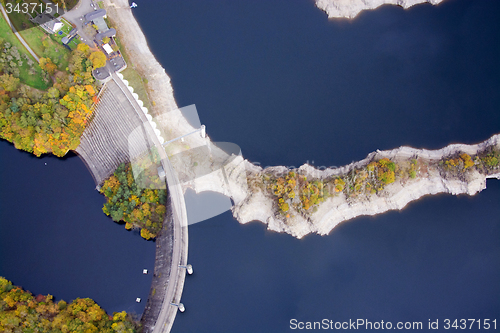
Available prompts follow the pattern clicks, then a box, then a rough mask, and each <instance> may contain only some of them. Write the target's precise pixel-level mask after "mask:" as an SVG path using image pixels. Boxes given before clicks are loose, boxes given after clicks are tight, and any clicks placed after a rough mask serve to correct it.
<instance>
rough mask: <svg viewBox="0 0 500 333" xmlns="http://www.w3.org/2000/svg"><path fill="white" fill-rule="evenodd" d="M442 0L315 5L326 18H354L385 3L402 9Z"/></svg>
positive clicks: (331, 0) (319, 0) (329, 0)
mask: <svg viewBox="0 0 500 333" xmlns="http://www.w3.org/2000/svg"><path fill="white" fill-rule="evenodd" d="M442 1H443V0H316V6H317V7H318V8H319V9H321V10H323V11H324V12H325V13H326V14H327V15H328V18H341V17H344V18H350V19H352V18H354V17H356V16H357V15H358V14H359V13H360V12H361V11H363V10H370V9H375V8H377V7H380V6H382V5H385V4H390V5H398V6H401V7H403V8H404V9H407V8H410V7H411V6H414V5H417V4H421V3H430V4H432V5H437V4H439V3H441V2H442Z"/></svg>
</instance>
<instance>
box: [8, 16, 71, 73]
mask: <svg viewBox="0 0 500 333" xmlns="http://www.w3.org/2000/svg"><path fill="white" fill-rule="evenodd" d="M36 15H37V13H36V12H35V13H33V16H36ZM9 18H10V19H11V22H12V24H13V25H14V27H16V29H17V31H19V33H20V34H21V36H23V38H24V39H25V40H26V42H27V43H28V45H29V46H30V47H31V49H32V50H33V51H34V52H35V53H36V54H37V55H38V56H39V57H44V58H50V59H52V62H53V63H54V64H56V65H57V67H58V69H59V70H61V71H65V70H66V67H68V58H69V50H68V49H67V48H65V47H64V46H63V45H62V43H61V39H62V37H63V36H65V35H66V34H65V33H63V35H59V34H57V33H56V34H55V35H54V36H50V37H49V35H48V34H47V33H46V32H45V31H44V30H43V29H42V28H40V27H39V26H37V25H35V24H33V22H31V21H30V20H29V18H30V14H23V13H15V12H12V13H11V14H10V15H9ZM63 23H64V27H63V29H64V30H67V32H69V31H71V29H72V27H71V25H69V23H67V22H66V20H63ZM68 29H69V30H68ZM43 44H45V46H44V45H43Z"/></svg>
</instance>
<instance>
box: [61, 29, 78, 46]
mask: <svg viewBox="0 0 500 333" xmlns="http://www.w3.org/2000/svg"><path fill="white" fill-rule="evenodd" d="M77 32H78V30H77V29H76V28H73V29H72V30H71V31H70V32H69V34H68V35H67V36H64V37H63V38H62V39H61V42H62V43H63V44H64V45H66V44H68V43H69V42H71V40H72V39H73V37H75V36H76V34H77Z"/></svg>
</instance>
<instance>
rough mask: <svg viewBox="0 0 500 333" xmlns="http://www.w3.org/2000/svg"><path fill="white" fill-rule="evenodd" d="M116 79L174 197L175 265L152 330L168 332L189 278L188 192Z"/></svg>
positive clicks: (157, 141) (137, 108)
mask: <svg viewBox="0 0 500 333" xmlns="http://www.w3.org/2000/svg"><path fill="white" fill-rule="evenodd" d="M112 78H113V81H114V82H115V83H116V84H117V85H118V87H120V89H121V90H122V92H123V93H124V94H125V96H126V97H127V99H128V100H129V102H130V104H132V105H133V106H134V109H135V110H136V112H137V114H138V116H139V117H140V118H141V120H142V122H143V123H144V125H145V126H144V127H145V129H146V131H147V132H148V136H149V137H150V138H151V140H152V141H153V143H154V145H155V146H156V148H157V150H158V152H159V155H160V158H161V164H162V167H163V169H164V170H165V174H166V176H167V185H168V190H169V192H170V198H171V200H172V207H171V208H172V216H173V221H174V223H173V226H172V228H173V229H174V230H173V235H174V238H173V239H174V240H173V252H172V264H171V268H170V277H169V280H168V284H167V286H166V287H167V291H166V296H165V298H164V300H163V304H162V308H161V311H160V315H159V316H158V318H157V319H156V325H155V327H154V329H153V331H152V332H153V333H167V332H170V330H171V329H172V325H173V324H174V320H175V316H176V314H177V311H178V308H177V306H175V305H172V304H171V303H175V304H179V302H180V300H181V295H182V289H183V288H184V280H185V278H186V269H185V268H180V267H179V265H181V266H185V265H187V255H188V221H187V212H186V204H185V202H184V194H183V191H182V188H181V185H180V183H179V180H178V179H177V176H176V173H175V171H174V168H173V167H172V165H171V164H170V161H169V159H168V156H167V154H166V153H165V149H164V148H163V146H162V144H161V143H160V141H159V140H158V137H157V136H156V134H155V133H154V130H153V127H152V126H151V124H150V123H149V121H148V120H147V118H146V115H145V114H144V113H143V112H142V110H141V107H140V106H139V104H137V101H136V100H135V98H134V97H133V96H132V94H131V92H130V91H129V90H128V88H127V86H126V85H125V84H124V83H123V81H122V80H121V79H120V78H119V77H118V75H117V74H116V73H113V75H112Z"/></svg>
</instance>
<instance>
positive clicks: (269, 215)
mask: <svg viewBox="0 0 500 333" xmlns="http://www.w3.org/2000/svg"><path fill="white" fill-rule="evenodd" d="M487 150H494V151H496V152H498V151H500V135H498V134H497V135H494V136H493V137H491V138H490V139H488V140H486V141H484V142H482V143H480V144H477V145H463V144H453V145H449V146H447V147H445V148H442V149H440V150H426V149H414V148H410V147H400V148H397V149H393V150H388V151H376V152H373V153H371V154H369V155H368V156H367V157H366V158H365V159H363V160H361V161H358V162H355V163H351V164H349V165H346V166H344V167H341V168H337V169H326V170H323V171H322V170H318V169H315V168H314V167H312V166H310V165H307V164H306V165H303V166H301V167H300V168H299V169H297V170H293V171H294V172H296V173H298V174H300V175H304V176H306V177H307V178H308V179H311V180H320V181H322V182H324V181H325V180H327V179H333V178H335V177H339V176H342V175H346V174H349V173H350V172H352V171H353V170H360V169H362V168H364V167H366V166H367V165H369V163H371V162H373V161H375V160H380V159H384V158H387V159H390V160H391V161H396V162H403V161H407V160H408V159H418V161H419V165H420V166H421V170H418V173H420V174H419V175H418V176H415V179H411V178H409V177H407V178H406V179H397V178H396V180H395V181H394V182H393V183H391V184H388V185H387V186H385V188H384V189H383V190H382V191H379V192H377V193H376V194H372V195H360V196H357V197H356V198H355V199H352V198H350V197H349V196H348V195H346V194H345V193H344V192H340V193H336V194H335V195H333V196H330V197H328V198H327V199H326V200H325V201H324V202H321V203H319V204H318V205H317V209H316V210H315V211H314V212H311V213H310V214H307V215H304V214H300V213H298V212H297V211H295V212H294V214H287V215H289V216H286V215H285V214H284V213H283V212H282V211H280V209H279V207H278V205H279V204H278V203H277V202H276V198H275V197H273V194H272V193H271V191H270V190H269V189H268V188H266V187H265V186H262V184H259V180H258V179H259V178H262V177H265V176H264V175H272V176H274V177H276V178H277V177H282V176H283V175H286V174H287V173H289V172H290V170H288V169H287V168H285V167H271V168H266V169H264V170H263V169H262V168H260V167H257V166H254V165H252V164H251V163H250V162H248V161H245V166H246V169H247V173H248V176H249V178H253V179H257V181H256V182H257V184H255V183H254V184H252V183H251V182H249V184H250V186H249V191H248V193H247V195H246V197H245V198H244V199H243V200H241V201H239V203H238V204H237V205H236V206H235V207H234V208H233V215H234V217H235V218H236V219H237V220H238V221H239V222H240V223H248V222H251V221H255V220H258V221H261V222H263V223H266V224H267V227H268V229H269V230H273V231H276V232H286V233H288V234H291V235H292V236H294V237H297V238H302V237H304V236H305V235H307V234H309V233H317V234H320V235H326V234H328V233H329V232H330V231H331V230H332V229H333V228H335V227H336V226H337V225H338V224H340V223H341V222H343V221H347V220H350V219H353V218H355V217H358V216H362V215H376V214H381V213H383V212H386V211H388V210H396V209H402V208H404V207H405V206H406V205H407V204H408V203H409V202H411V201H415V200H417V199H419V198H421V197H423V196H425V195H433V194H438V193H449V194H453V195H458V194H468V195H474V194H476V193H478V192H480V191H482V190H483V189H485V188H486V179H487V178H496V179H500V168H499V166H498V165H497V166H496V167H495V168H494V170H493V171H492V172H489V173H488V174H484V173H481V172H479V171H478V170H476V169H474V168H469V170H467V171H464V172H462V173H460V174H458V176H457V175H455V176H454V175H449V174H446V173H444V172H443V169H442V168H441V167H439V164H438V162H440V161H442V160H443V158H446V157H451V156H454V155H457V154H458V153H459V152H460V153H466V154H468V155H470V156H474V155H478V154H481V153H482V152H485V151H487ZM476 163H479V162H476ZM291 211H292V209H290V212H291Z"/></svg>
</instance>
